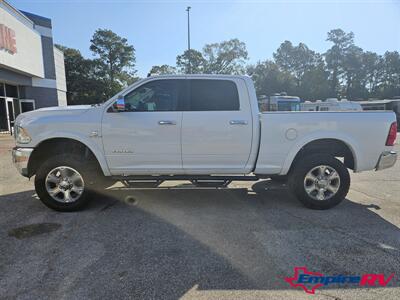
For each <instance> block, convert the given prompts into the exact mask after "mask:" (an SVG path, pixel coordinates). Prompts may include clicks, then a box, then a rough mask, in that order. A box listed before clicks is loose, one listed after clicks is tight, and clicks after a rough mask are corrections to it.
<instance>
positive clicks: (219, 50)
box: [176, 39, 248, 74]
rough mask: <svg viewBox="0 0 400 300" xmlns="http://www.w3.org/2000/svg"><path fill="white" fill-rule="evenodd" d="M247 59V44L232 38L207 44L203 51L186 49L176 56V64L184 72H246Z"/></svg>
mask: <svg viewBox="0 0 400 300" xmlns="http://www.w3.org/2000/svg"><path fill="white" fill-rule="evenodd" d="M189 59H190V68H189ZM247 59H248V54H247V50H246V44H245V43H243V42H241V41H239V40H238V39H232V40H229V41H223V42H221V43H213V44H207V45H205V46H204V47H203V52H200V51H197V50H194V49H191V50H190V51H189V50H186V51H185V52H184V53H183V54H181V55H178V56H177V57H176V65H177V67H178V69H179V71H180V72H181V73H184V74H188V73H192V74H203V73H204V74H244V73H245V71H246V61H247Z"/></svg>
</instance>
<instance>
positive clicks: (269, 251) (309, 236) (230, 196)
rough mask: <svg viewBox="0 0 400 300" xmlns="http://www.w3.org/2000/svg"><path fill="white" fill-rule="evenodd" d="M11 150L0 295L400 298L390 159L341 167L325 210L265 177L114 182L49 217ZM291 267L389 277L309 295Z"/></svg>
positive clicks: (1, 172) (3, 201)
mask: <svg viewBox="0 0 400 300" xmlns="http://www.w3.org/2000/svg"><path fill="white" fill-rule="evenodd" d="M12 146H13V140H12V139H10V137H8V136H0V298H1V299H14V298H18V299H82V298H88V299H89V298H113V299H115V298H135V299H178V298H183V299H215V298H218V299H232V298H242V299H256V298H257V299H258V298H268V299H274V298H276V299H278V298H284V299H310V298H312V299H361V298H363V299H399V298H400V281H399V276H400V162H398V163H397V165H396V166H395V167H394V168H391V169H388V170H384V171H381V172H373V171H372V172H366V173H361V174H352V175H351V179H352V187H351V191H350V193H349V194H348V197H347V199H346V200H345V201H344V202H343V203H342V204H340V205H339V206H338V207H336V208H334V209H331V210H328V211H313V210H309V209H306V208H304V207H303V206H301V205H300V203H299V202H298V201H297V200H296V199H295V198H294V197H292V196H291V195H290V194H289V193H288V191H287V189H286V188H285V186H282V185H276V184H272V183H271V182H270V181H269V180H265V181H259V182H257V183H252V182H236V183H232V184H231V185H230V188H229V189H219V190H216V189H196V188H193V187H192V186H191V184H190V183H188V182H170V183H164V184H163V185H162V187H161V188H160V189H138V190H132V191H121V190H119V189H118V188H115V191H113V192H111V196H98V197H96V199H93V201H92V202H91V204H90V205H89V207H88V208H87V209H86V210H84V211H82V212H76V213H59V212H55V211H52V210H50V209H48V208H47V207H45V206H44V205H42V204H41V202H40V201H39V200H38V199H37V198H36V195H35V192H34V189H33V182H32V180H31V181H28V180H27V179H26V178H23V177H21V176H20V175H19V174H18V173H17V171H16V170H15V169H14V167H13V166H12V163H11V156H10V149H11V147H12ZM396 147H397V150H400V146H399V145H397V146H396ZM126 195H131V196H132V197H133V200H132V201H129V202H127V201H124V199H125V196H126ZM296 266H306V267H307V269H308V270H309V271H314V272H319V273H322V274H327V275H336V274H343V275H360V274H366V273H383V274H385V276H388V275H390V274H392V273H394V274H395V275H394V278H393V280H392V281H391V282H390V283H389V284H388V285H387V286H386V287H384V288H381V287H369V288H367V287H360V286H357V285H351V284H348V285H344V286H340V285H331V286H328V287H321V288H318V289H317V290H316V294H315V295H309V294H306V293H305V292H304V291H303V290H301V289H300V288H297V289H295V288H292V287H291V286H290V285H289V284H288V283H287V282H286V281H285V280H284V278H285V277H289V276H293V273H294V272H293V268H294V267H296Z"/></svg>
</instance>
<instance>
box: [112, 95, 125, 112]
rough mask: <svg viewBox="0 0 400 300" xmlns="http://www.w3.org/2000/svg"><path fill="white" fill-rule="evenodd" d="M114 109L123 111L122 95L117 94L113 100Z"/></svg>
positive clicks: (123, 101) (123, 100)
mask: <svg viewBox="0 0 400 300" xmlns="http://www.w3.org/2000/svg"><path fill="white" fill-rule="evenodd" d="M113 106H114V109H115V110H116V111H118V112H122V111H125V99H124V96H122V95H121V96H118V99H117V101H115V102H114V105H113Z"/></svg>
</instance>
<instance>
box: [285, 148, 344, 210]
mask: <svg viewBox="0 0 400 300" xmlns="http://www.w3.org/2000/svg"><path fill="white" fill-rule="evenodd" d="M289 186H290V189H291V190H292V192H293V193H294V194H295V196H296V197H297V199H298V200H299V201H300V202H301V203H302V204H303V205H304V206H306V207H308V208H311V209H329V208H331V207H334V206H336V205H338V204H339V203H340V202H342V201H343V200H344V199H345V197H346V195H347V193H348V191H349V187H350V175H349V172H348V170H347V168H346V167H345V165H344V164H343V163H342V162H341V161H340V160H338V159H336V158H335V157H332V156H329V155H322V154H315V155H310V156H306V157H304V158H302V159H301V160H300V161H299V162H298V163H297V164H296V165H295V167H294V169H293V170H292V172H291V174H290V177H289Z"/></svg>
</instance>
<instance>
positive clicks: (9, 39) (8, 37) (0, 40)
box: [0, 24, 17, 54]
mask: <svg viewBox="0 0 400 300" xmlns="http://www.w3.org/2000/svg"><path fill="white" fill-rule="evenodd" d="M3 49H4V50H6V51H8V52H9V53H11V54H15V53H17V42H16V40H15V31H14V30H12V29H11V28H8V27H7V26H6V25H3V24H0V50H3Z"/></svg>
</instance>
